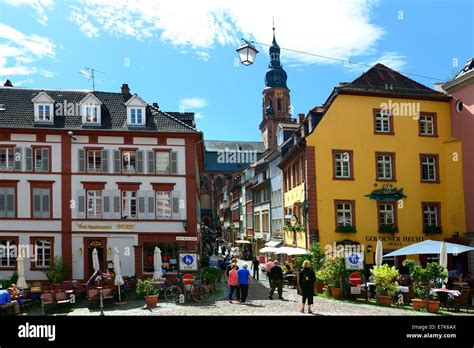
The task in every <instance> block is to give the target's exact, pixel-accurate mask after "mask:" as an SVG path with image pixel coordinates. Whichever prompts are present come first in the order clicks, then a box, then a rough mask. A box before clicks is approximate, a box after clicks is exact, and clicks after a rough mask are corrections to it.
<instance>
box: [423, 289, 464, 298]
mask: <svg viewBox="0 0 474 348" xmlns="http://www.w3.org/2000/svg"><path fill="white" fill-rule="evenodd" d="M437 292H447V293H448V296H449V297H450V298H451V299H452V298H454V297H459V296H461V293H460V292H459V291H458V290H448V289H431V291H430V293H431V294H434V293H437Z"/></svg>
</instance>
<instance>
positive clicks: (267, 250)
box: [258, 247, 279, 254]
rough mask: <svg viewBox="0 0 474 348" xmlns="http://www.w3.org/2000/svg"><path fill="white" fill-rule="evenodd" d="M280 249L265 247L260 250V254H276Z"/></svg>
mask: <svg viewBox="0 0 474 348" xmlns="http://www.w3.org/2000/svg"><path fill="white" fill-rule="evenodd" d="M278 249H279V248H273V247H264V248H262V249H260V250H259V251H258V252H259V253H261V254H263V253H274V252H276V251H278Z"/></svg>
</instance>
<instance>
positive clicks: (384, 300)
mask: <svg viewBox="0 0 474 348" xmlns="http://www.w3.org/2000/svg"><path fill="white" fill-rule="evenodd" d="M378 299H379V304H380V305H381V306H385V307H390V306H391V305H392V298H391V297H390V296H382V295H379V297H378Z"/></svg>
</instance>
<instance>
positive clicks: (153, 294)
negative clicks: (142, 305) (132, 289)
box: [137, 279, 160, 308]
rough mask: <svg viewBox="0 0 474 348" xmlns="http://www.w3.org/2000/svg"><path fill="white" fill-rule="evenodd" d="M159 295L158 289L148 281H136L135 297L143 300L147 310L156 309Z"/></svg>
mask: <svg viewBox="0 0 474 348" xmlns="http://www.w3.org/2000/svg"><path fill="white" fill-rule="evenodd" d="M159 293H160V288H158V287H157V286H156V284H153V283H152V281H151V280H150V279H145V280H141V279H139V280H138V282H137V295H138V296H140V297H144V298H145V301H146V303H147V307H148V308H154V307H156V305H157V303H158V296H159Z"/></svg>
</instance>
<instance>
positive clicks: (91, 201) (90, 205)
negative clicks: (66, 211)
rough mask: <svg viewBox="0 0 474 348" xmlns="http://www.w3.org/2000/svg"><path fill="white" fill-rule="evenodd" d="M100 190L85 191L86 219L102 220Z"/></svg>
mask: <svg viewBox="0 0 474 348" xmlns="http://www.w3.org/2000/svg"><path fill="white" fill-rule="evenodd" d="M102 213H103V210H102V190H88V191H87V211H86V214H87V218H89V219H97V218H102Z"/></svg>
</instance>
